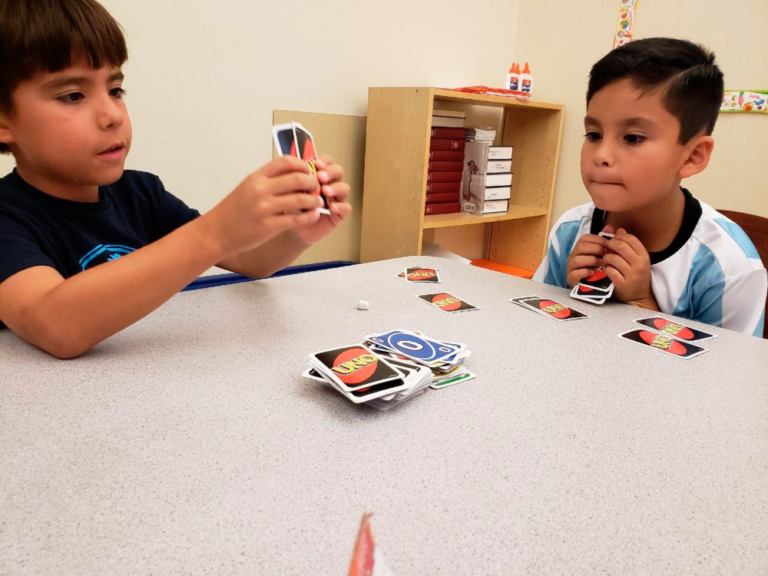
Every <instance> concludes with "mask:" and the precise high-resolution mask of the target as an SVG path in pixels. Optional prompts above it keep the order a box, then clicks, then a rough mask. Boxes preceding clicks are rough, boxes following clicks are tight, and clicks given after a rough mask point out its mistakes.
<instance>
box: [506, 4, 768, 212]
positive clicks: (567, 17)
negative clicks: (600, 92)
mask: <svg viewBox="0 0 768 576" xmlns="http://www.w3.org/2000/svg"><path fill="white" fill-rule="evenodd" d="M619 4H620V3H619V1H618V0H579V1H578V2H572V1H566V0H520V12H519V23H520V24H519V28H518V33H517V44H516V46H515V57H516V59H518V60H529V61H530V62H531V64H532V66H533V73H534V82H535V85H534V97H535V99H537V100H545V101H550V102H559V103H563V104H565V106H566V109H565V125H564V130H563V140H562V149H561V154H560V165H559V170H558V176H557V186H556V188H555V200H554V208H553V223H554V221H555V219H556V218H558V217H559V216H560V215H561V214H562V213H563V212H565V211H566V210H568V209H569V208H572V207H573V206H576V205H578V204H582V203H584V202H588V201H589V196H588V194H587V192H586V190H584V186H583V184H582V183H581V176H580V174H579V154H580V149H581V143H582V139H583V134H584V126H583V118H584V113H585V95H586V91H587V80H588V77H589V70H590V68H591V67H592V64H594V63H595V62H596V61H597V60H598V59H600V58H601V57H602V56H603V55H604V54H605V53H607V52H608V51H609V50H610V49H611V43H612V38H613V33H614V31H615V29H616V25H617V23H618V8H619ZM766 24H768V2H766V0H741V1H740V2H729V3H723V2H716V1H714V0H699V1H697V2H691V1H686V2H681V1H677V2H670V1H669V0H640V2H639V3H638V9H637V14H636V20H635V36H636V38H647V37H651V36H673V37H678V38H685V39H688V40H692V41H694V42H699V43H701V44H704V45H705V46H707V47H708V48H710V49H711V50H713V51H714V52H715V54H716V56H717V60H718V62H719V65H720V67H721V69H722V70H723V72H724V74H725V85H726V89H729V88H732V89H764V90H765V89H768V49H766V46H765V41H764V39H765V27H766ZM714 138H715V152H714V155H713V157H712V162H711V163H710V165H709V167H708V168H707V169H706V170H705V171H704V172H703V173H702V174H700V175H698V176H695V177H693V178H690V179H687V180H685V181H684V183H683V185H684V186H686V187H688V188H690V190H691V192H692V193H693V194H694V195H695V196H697V197H698V198H700V199H701V200H703V201H704V202H707V203H708V204H711V205H713V206H714V207H715V208H722V209H730V210H738V211H741V212H749V213H752V214H758V215H761V216H765V217H768V161H766V159H767V158H768V157H767V156H766V150H768V115H756V114H730V115H729V114H723V115H721V116H720V118H719V120H718V122H717V126H716V127H715V132H714Z"/></svg>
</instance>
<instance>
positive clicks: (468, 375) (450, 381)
mask: <svg viewBox="0 0 768 576" xmlns="http://www.w3.org/2000/svg"><path fill="white" fill-rule="evenodd" d="M473 378H477V375H475V373H474V372H470V371H469V370H467V371H466V372H464V373H463V374H459V375H458V376H454V377H453V378H447V379H445V380H441V381H440V382H437V383H435V384H431V385H430V386H429V387H430V388H432V390H440V389H441V388H448V387H449V386H453V385H454V384H458V383H459V382H466V381H467V380H472V379H473Z"/></svg>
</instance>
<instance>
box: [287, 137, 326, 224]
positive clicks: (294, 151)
mask: <svg viewBox="0 0 768 576" xmlns="http://www.w3.org/2000/svg"><path fill="white" fill-rule="evenodd" d="M272 137H273V138H274V140H275V147H276V148H277V153H278V154H279V155H280V156H294V157H295V158H299V159H301V160H306V162H307V164H308V165H309V170H310V172H311V173H312V175H313V176H317V168H316V167H315V160H316V159H317V149H316V148H315V141H314V139H313V138H312V134H310V133H309V131H308V130H307V129H306V128H304V126H302V125H301V124H299V123H298V122H289V123H287V124H278V125H277V126H273V127H272ZM321 188H322V186H321V184H320V182H319V181H318V186H317V190H313V191H309V192H308V193H309V194H315V195H319V196H320V198H322V200H323V207H322V208H318V209H317V211H318V212H320V213H321V214H327V215H329V216H330V214H331V212H330V210H329V209H328V207H329V204H328V199H327V198H326V197H325V194H323V193H322V191H321Z"/></svg>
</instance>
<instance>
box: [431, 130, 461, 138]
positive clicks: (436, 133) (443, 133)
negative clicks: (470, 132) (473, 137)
mask: <svg viewBox="0 0 768 576" xmlns="http://www.w3.org/2000/svg"><path fill="white" fill-rule="evenodd" d="M466 135H467V129H466V128H432V138H440V139H447V140H464V137H465V136H466Z"/></svg>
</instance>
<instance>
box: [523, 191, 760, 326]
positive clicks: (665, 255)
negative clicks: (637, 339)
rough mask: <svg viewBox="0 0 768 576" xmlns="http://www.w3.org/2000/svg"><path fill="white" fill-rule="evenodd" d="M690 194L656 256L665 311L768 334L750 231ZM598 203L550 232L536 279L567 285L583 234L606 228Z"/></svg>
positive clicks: (654, 272) (654, 281) (655, 285)
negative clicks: (570, 263) (675, 230)
mask: <svg viewBox="0 0 768 576" xmlns="http://www.w3.org/2000/svg"><path fill="white" fill-rule="evenodd" d="M683 192H684V193H685V195H686V206H685V214H684V216H683V224H682V226H681V227H680V231H679V232H678V234H677V236H676V238H675V239H674V240H673V242H672V244H670V246H669V247H668V248H666V249H665V250H663V251H661V252H652V253H649V256H650V258H651V289H652V290H653V295H654V296H655V298H656V302H657V303H658V304H659V308H661V311H662V312H664V313H666V314H673V315H675V316H679V317H681V318H689V319H692V320H697V321H699V322H705V323H707V324H711V325H713V326H722V327H724V328H728V329H730V330H736V331H738V332H744V333H746V334H752V335H754V336H762V335H763V325H764V322H765V297H766V290H768V274H766V270H765V267H764V266H763V263H762V262H761V260H760V256H759V255H758V253H757V249H756V248H755V246H754V245H753V244H752V242H751V241H750V240H749V238H748V237H747V235H746V234H745V233H744V231H743V230H742V229H741V228H740V227H739V226H738V225H736V224H735V223H734V222H732V221H731V220H729V219H728V218H726V217H725V216H723V215H722V214H720V213H719V212H717V211H716V210H715V209H714V208H712V207H711V206H708V205H707V204H705V203H703V202H699V201H698V200H696V199H695V198H694V197H693V196H691V194H690V192H688V191H687V190H685V189H684V190H683ZM604 220H605V212H603V211H602V210H599V209H596V208H595V205H594V204H593V203H591V202H590V203H588V204H583V205H582V206H578V207H576V208H573V209H572V210H569V211H568V212H566V213H565V214H563V216H562V217H561V218H560V219H559V220H558V221H557V223H556V224H555V226H554V228H553V229H552V232H551V233H550V235H549V244H548V246H547V255H546V257H545V258H544V261H543V262H542V263H541V266H539V269H538V270H537V271H536V274H535V275H534V277H533V279H534V280H537V281H539V282H545V283H547V284H551V285H553V286H560V287H562V288H567V287H568V283H567V280H566V270H567V265H568V256H569V255H570V254H571V250H572V249H573V247H574V246H575V245H576V242H577V241H578V239H579V238H580V237H581V236H582V235H583V234H587V233H591V234H597V233H598V232H600V231H601V230H602V228H603V222H604Z"/></svg>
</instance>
